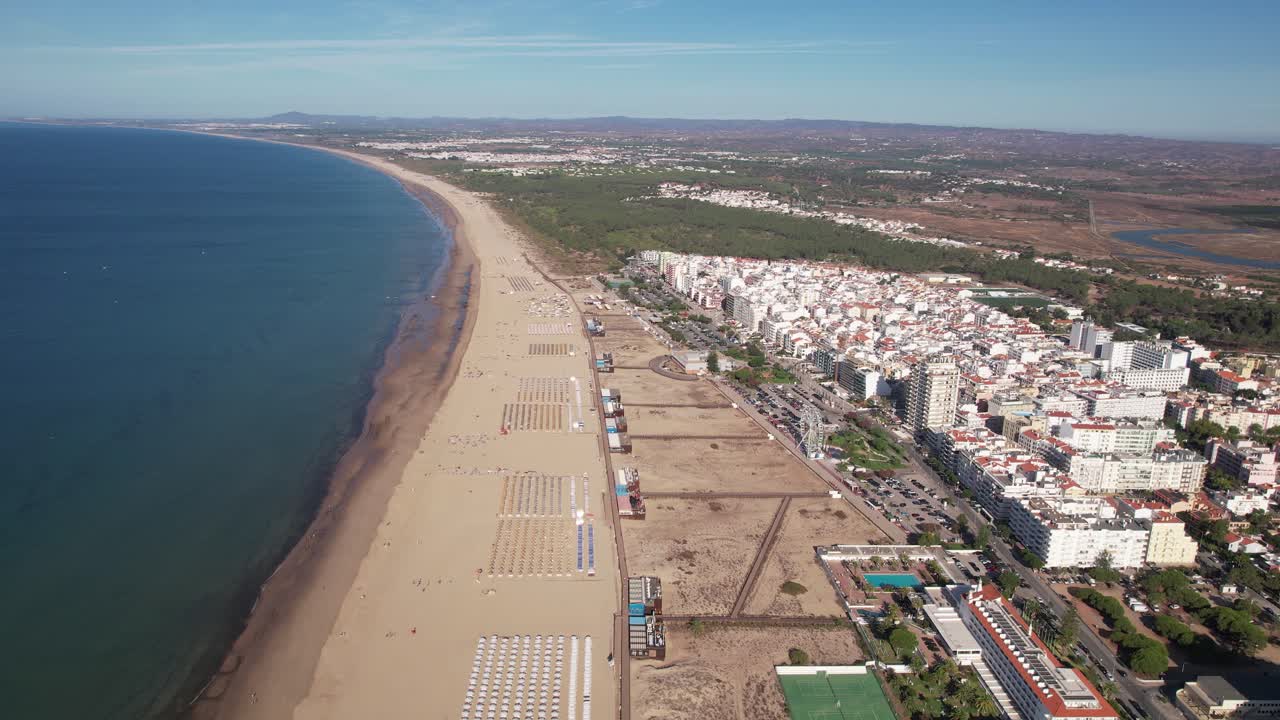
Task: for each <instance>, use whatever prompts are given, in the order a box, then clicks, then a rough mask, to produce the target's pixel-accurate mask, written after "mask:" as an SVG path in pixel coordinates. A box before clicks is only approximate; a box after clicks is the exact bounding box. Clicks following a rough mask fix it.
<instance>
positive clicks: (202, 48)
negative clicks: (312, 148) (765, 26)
mask: <svg viewBox="0 0 1280 720" xmlns="http://www.w3.org/2000/svg"><path fill="white" fill-rule="evenodd" d="M842 45H845V43H838V44H836V46H842ZM824 47H827V48H830V47H832V46H831V45H826V44H823V43H816V42H790V43H788V42H765V43H741V42H712V41H698V42H684V41H597V40H584V39H580V38H575V37H572V36H564V35H516V36H497V35H492V36H472V37H416V38H403V37H401V38H371V39H295V40H262V41H236V42H193V43H166V44H156V45H108V46H103V47H50V48H43V49H46V50H63V51H71V52H107V53H111V54H117V55H137V56H160V55H189V56H191V55H233V54H239V53H258V54H262V53H279V54H287V53H332V54H336V55H354V54H362V53H369V52H389V51H399V52H407V51H419V50H423V51H429V50H441V51H454V52H457V53H462V54H466V55H468V56H478V57H486V56H488V57H500V56H516V57H620V56H621V57H638V56H644V57H657V56H679V55H740V54H781V53H813V52H819V51H820V50H822V49H823V48H824Z"/></svg>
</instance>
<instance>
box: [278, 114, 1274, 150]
mask: <svg viewBox="0 0 1280 720" xmlns="http://www.w3.org/2000/svg"><path fill="white" fill-rule="evenodd" d="M253 121H254V122H280V123H296V124H299V125H307V126H310V127H315V128H322V127H326V126H327V127H330V128H333V129H335V130H337V129H345V130H361V131H366V132H368V131H390V130H437V131H441V130H453V131H477V130H479V131H491V132H492V131H497V132H513V133H519V132H565V133H593V134H618V135H681V134H697V135H703V136H712V135H721V136H725V137H739V138H745V137H755V138H778V137H787V138H791V139H796V138H800V137H805V136H813V137H820V138H821V137H825V138H839V137H847V136H849V135H861V136H864V137H867V138H880V139H883V138H890V137H894V138H904V139H912V140H927V141H931V142H937V143H939V144H940V145H942V146H948V145H951V144H952V143H954V142H957V141H958V142H960V143H961V144H966V143H970V144H979V145H991V146H994V145H1001V144H1008V145H1009V146H1010V147H1009V149H1016V148H1018V147H1028V146H1036V147H1039V148H1046V147H1048V148H1053V149H1054V150H1056V151H1059V152H1065V153H1085V154H1091V153H1102V154H1106V155H1114V154H1116V153H1119V154H1126V153H1131V152H1152V151H1155V152H1156V153H1157V155H1159V154H1161V153H1173V154H1176V153H1178V152H1185V151H1187V150H1191V149H1192V148H1194V149H1195V150H1194V152H1197V153H1201V152H1204V151H1206V150H1208V149H1210V148H1213V147H1217V148H1219V149H1228V148H1235V149H1239V148H1245V147H1252V148H1258V147H1262V148H1268V149H1270V148H1269V146H1266V145H1261V146H1260V145H1258V144H1252V143H1227V142H1209V141H1199V140H1170V139H1163V138H1149V137H1142V136H1138V135H1124V134H1087V133H1069V132H1057V131H1049V130H1034V129H1002V128H984V127H967V126H954V125H919V124H915V123H885V122H867V121H862V120H825V119H809V118H787V119H783V120H725V119H714V118H638V117H627V116H621V115H616V116H608V117H587V118H462V117H445V116H432V117H422V118H402V117H376V116H370V115H312V114H309V113H304V112H298V111H291V112H286V113H280V114H279V115H272V116H271V117H268V118H254V119H253ZM1227 151H1228V152H1234V150H1227Z"/></svg>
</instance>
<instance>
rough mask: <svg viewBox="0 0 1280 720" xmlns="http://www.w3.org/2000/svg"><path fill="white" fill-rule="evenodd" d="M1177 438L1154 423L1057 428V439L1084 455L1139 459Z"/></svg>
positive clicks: (1084, 423)
mask: <svg viewBox="0 0 1280 720" xmlns="http://www.w3.org/2000/svg"><path fill="white" fill-rule="evenodd" d="M1176 436H1177V434H1176V433H1175V432H1174V430H1173V428H1169V427H1165V426H1164V425H1163V424H1162V423H1157V422H1151V421H1146V422H1118V423H1095V422H1071V423H1062V424H1060V425H1059V426H1058V437H1059V438H1062V440H1064V441H1066V442H1067V443H1068V444H1070V445H1071V446H1072V447H1074V448H1076V449H1077V450H1079V451H1081V452H1085V453H1121V454H1135V455H1143V454H1147V453H1150V452H1152V451H1153V450H1155V449H1156V446H1157V445H1159V444H1160V443H1171V442H1173V441H1174V440H1175V439H1176Z"/></svg>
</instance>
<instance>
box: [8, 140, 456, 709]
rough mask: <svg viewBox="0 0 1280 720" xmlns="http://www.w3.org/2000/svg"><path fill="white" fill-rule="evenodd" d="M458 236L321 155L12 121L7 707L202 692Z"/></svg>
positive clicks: (104, 705)
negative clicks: (407, 311) (404, 315)
mask: <svg viewBox="0 0 1280 720" xmlns="http://www.w3.org/2000/svg"><path fill="white" fill-rule="evenodd" d="M448 247H449V237H448V233H447V231H446V230H444V229H443V228H442V227H441V226H440V225H439V223H438V222H437V221H436V220H435V219H434V218H433V217H432V216H431V215H430V214H428V213H427V212H426V210H425V209H424V208H423V206H422V205H421V204H420V203H419V202H418V201H417V200H415V199H414V198H413V197H411V196H410V195H408V194H407V193H406V192H405V191H404V190H403V189H402V188H401V187H400V186H399V185H398V184H397V183H396V182H395V181H393V180H391V179H389V178H387V177H386V176H384V175H382V174H380V173H377V172H375V171H373V170H371V169H369V168H366V167H364V166H361V165H357V164H355V163H352V162H348V161H346V160H343V159H341V158H338V157H335V156H332V155H329V154H327V153H322V152H317V151H313V150H307V149H302V148H297V147H292V146H286V145H277V144H268V143H259V142H249V141H241V140H233V139H226V138H218V137H210V136H202V135H194V134H189V133H177V132H166V131H159V130H141V129H122V128H106V127H54V126H39V125H26V124H4V123H0V390H2V392H0V468H2V470H0V577H2V578H3V585H2V587H3V590H0V623H3V624H4V631H3V632H2V633H0V638H3V643H4V647H3V650H2V651H0V715H3V716H4V717H9V718H23V719H26V718H42V719H44V718H50V719H52V718H76V719H78V720H79V719H83V718H128V719H129V720H133V719H135V718H148V717H170V716H173V715H175V714H177V713H178V712H179V711H180V710H181V709H182V708H183V707H185V706H186V704H187V703H188V702H189V701H190V700H191V697H192V696H193V695H194V693H195V692H196V691H197V690H199V687H200V685H202V684H203V682H204V680H206V679H207V678H208V676H209V675H210V674H212V672H213V671H214V670H216V668H217V667H218V664H219V662H220V661H221V659H222V657H223V654H224V653H225V651H226V650H227V648H228V647H229V645H230V643H231V641H232V640H233V639H234V636H235V634H236V633H237V631H238V630H239V628H240V625H241V622H242V620H243V617H244V615H245V614H246V612H247V611H248V609H249V605H250V603H252V601H253V598H254V596H255V595H256V592H257V588H258V586H259V584H260V583H261V582H262V581H263V580H265V578H266V577H267V576H268V575H269V574H270V573H271V572H272V570H273V569H274V567H275V565H276V564H277V563H278V562H279V561H280V560H281V559H282V558H283V556H284V554H285V553H286V552H287V551H288V549H289V547H290V546H291V544H292V541H293V540H294V539H296V538H297V537H298V536H299V535H300V534H301V532H302V531H303V530H304V529H305V527H306V525H307V523H308V522H309V521H310V519H311V517H312V515H313V513H314V511H315V509H316V507H317V506H318V504H319V501H320V499H321V498H322V497H323V494H324V490H325V488H326V484H327V482H326V481H327V479H328V476H329V473H330V472H331V470H332V468H333V466H334V465H335V463H336V462H337V460H338V458H339V457H340V455H341V452H342V450H343V449H344V448H345V447H346V446H347V445H348V444H349V443H350V442H351V441H352V440H354V437H355V436H356V434H358V433H359V430H360V427H361V422H362V419H363V414H364V410H365V407H366V405H367V403H368V401H369V399H370V397H371V396H372V389H373V379H374V376H375V375H376V373H377V371H378V369H379V368H380V367H381V365H382V360H383V354H384V351H385V349H386V347H387V343H388V342H389V341H390V340H391V339H392V338H393V337H394V334H395V330H396V327H397V323H398V320H399V318H400V315H401V312H402V311H403V310H404V308H405V307H406V305H408V304H409V303H410V302H412V301H413V300H414V299H415V298H421V296H422V294H423V293H424V292H430V284H431V283H432V282H433V281H434V280H436V279H437V276H438V273H439V271H440V269H441V268H442V266H443V264H444V263H445V262H447V257H448Z"/></svg>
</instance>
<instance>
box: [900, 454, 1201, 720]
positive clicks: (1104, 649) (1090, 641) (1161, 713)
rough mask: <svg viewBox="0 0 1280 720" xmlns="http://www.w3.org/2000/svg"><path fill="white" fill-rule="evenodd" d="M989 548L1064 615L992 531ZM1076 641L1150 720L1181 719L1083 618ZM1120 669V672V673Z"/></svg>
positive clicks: (922, 468)
mask: <svg viewBox="0 0 1280 720" xmlns="http://www.w3.org/2000/svg"><path fill="white" fill-rule="evenodd" d="M907 459H908V461H909V462H910V463H911V466H912V467H913V468H914V469H915V470H916V471H917V472H918V473H919V474H921V475H922V476H924V477H926V478H929V479H930V480H932V481H933V483H934V484H935V485H936V486H937V487H938V488H940V492H941V493H944V494H945V496H946V497H947V498H948V499H949V500H951V502H953V503H954V504H955V506H956V507H957V508H959V510H960V512H962V513H964V515H965V516H966V517H967V518H968V519H969V524H970V527H974V528H977V527H980V526H981V525H983V524H985V523H986V519H985V518H982V517H981V516H979V515H978V513H977V512H976V511H975V510H974V509H973V508H972V507H970V505H969V503H968V501H966V500H964V498H961V497H959V496H958V495H957V494H956V493H955V491H954V490H953V489H952V488H951V486H949V485H947V484H946V483H945V482H943V481H942V479H941V478H939V477H938V476H937V475H936V474H935V473H934V472H933V470H932V468H930V467H929V466H927V465H925V464H924V460H923V458H922V457H921V456H920V454H919V453H918V452H917V451H916V450H915V448H914V447H907ZM990 547H991V550H992V551H994V552H995V554H996V557H998V558H999V559H1000V561H1001V563H1003V564H1004V565H1005V566H1007V567H1009V568H1011V569H1013V570H1014V571H1015V572H1017V573H1018V575H1019V576H1020V577H1021V578H1022V581H1023V582H1024V583H1026V585H1027V587H1028V588H1030V590H1031V592H1032V593H1033V594H1034V595H1035V596H1036V597H1037V598H1039V599H1040V600H1041V601H1042V602H1043V603H1044V604H1045V605H1046V606H1047V607H1048V608H1049V609H1050V610H1052V611H1053V613H1054V614H1055V615H1057V616H1058V617H1059V618H1061V617H1064V616H1066V614H1067V602H1066V600H1064V599H1063V598H1062V596H1061V595H1058V593H1056V592H1054V590H1053V588H1051V587H1049V584H1048V583H1046V582H1045V581H1044V579H1043V578H1041V577H1040V575H1039V574H1038V573H1036V572H1035V571H1033V570H1029V569H1027V568H1025V567H1023V565H1022V564H1021V563H1020V562H1018V561H1017V560H1016V559H1014V556H1013V550H1012V549H1011V548H1010V547H1009V545H1008V544H1007V543H1006V542H1004V541H1003V540H1001V539H1000V537H999V536H997V535H995V534H994V533H993V534H992V536H991V543H990ZM1079 627H1080V634H1079V637H1080V644H1082V645H1083V646H1084V647H1085V648H1086V649H1087V650H1088V651H1089V653H1090V654H1091V655H1093V657H1095V658H1097V660H1098V661H1099V662H1100V663H1105V666H1104V667H1103V669H1104V670H1106V671H1107V672H1109V673H1111V675H1112V676H1114V677H1115V683H1116V686H1117V687H1118V688H1119V689H1120V696H1121V697H1122V698H1127V699H1129V700H1130V701H1133V704H1135V705H1136V706H1137V707H1138V708H1140V709H1141V710H1142V711H1143V712H1144V713H1146V715H1147V717H1148V718H1152V720H1182V713H1181V712H1180V711H1179V710H1177V709H1176V708H1175V707H1174V706H1173V705H1170V704H1168V703H1166V702H1163V701H1161V700H1159V699H1157V695H1159V690H1160V688H1161V687H1162V684H1155V683H1144V682H1139V681H1138V680H1136V679H1135V678H1134V676H1133V675H1131V674H1129V673H1128V671H1121V667H1120V664H1119V661H1118V660H1117V659H1116V656H1115V653H1114V652H1113V651H1112V650H1111V648H1110V647H1109V646H1108V645H1107V644H1106V643H1105V642H1104V641H1103V640H1102V638H1100V637H1098V635H1097V634H1096V633H1094V632H1093V630H1091V629H1090V628H1089V627H1088V626H1087V625H1086V624H1085V623H1084V622H1083V621H1082V622H1080V625H1079ZM1122 672H1123V674H1122Z"/></svg>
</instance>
